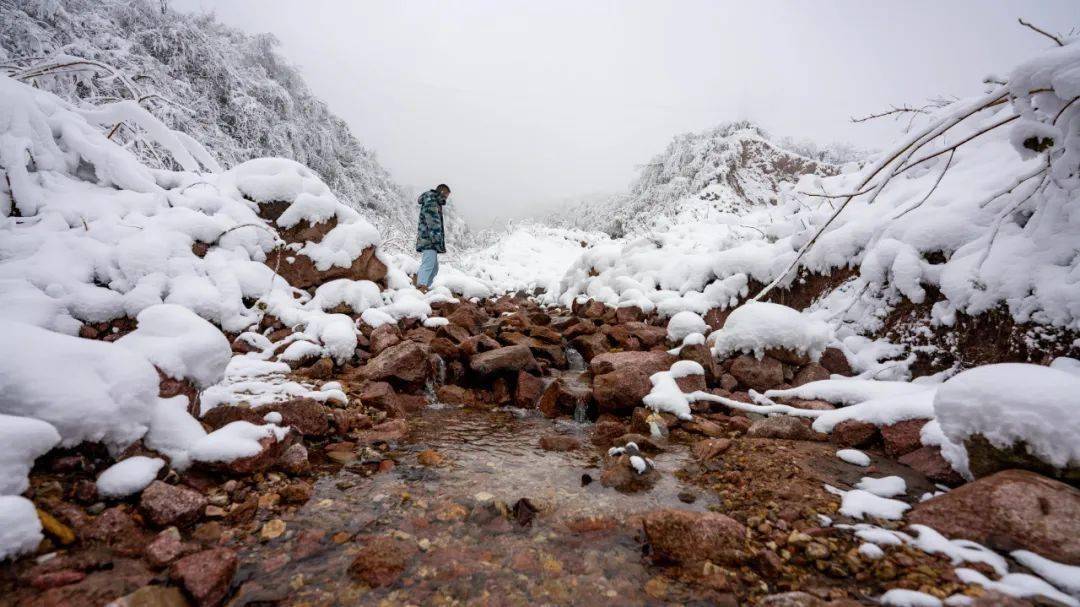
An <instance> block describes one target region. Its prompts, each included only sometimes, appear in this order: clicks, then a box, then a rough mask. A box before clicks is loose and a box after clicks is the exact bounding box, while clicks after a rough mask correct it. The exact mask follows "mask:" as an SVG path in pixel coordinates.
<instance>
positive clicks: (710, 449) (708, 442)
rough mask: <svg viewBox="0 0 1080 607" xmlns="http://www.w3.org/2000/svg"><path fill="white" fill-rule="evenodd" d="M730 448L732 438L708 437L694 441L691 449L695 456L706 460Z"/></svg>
mask: <svg viewBox="0 0 1080 607" xmlns="http://www.w3.org/2000/svg"><path fill="white" fill-rule="evenodd" d="M730 448H731V440H729V439H726V438H707V439H705V440H700V441H698V442H696V443H694V446H693V447H692V448H691V450H692V451H693V453H694V457H696V458H698V459H699V460H701V461H703V462H704V461H708V460H710V459H713V458H715V457H718V456H720V455H723V454H724V452H725V451H727V450H728V449H730Z"/></svg>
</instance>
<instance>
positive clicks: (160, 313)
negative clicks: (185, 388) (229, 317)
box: [116, 304, 232, 389]
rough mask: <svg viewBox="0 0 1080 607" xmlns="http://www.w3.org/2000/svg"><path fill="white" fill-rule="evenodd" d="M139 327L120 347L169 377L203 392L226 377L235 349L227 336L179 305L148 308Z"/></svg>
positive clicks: (126, 336)
mask: <svg viewBox="0 0 1080 607" xmlns="http://www.w3.org/2000/svg"><path fill="white" fill-rule="evenodd" d="M136 320H137V321H138V323H139V324H138V327H137V328H136V329H135V330H134V331H132V332H131V333H128V334H127V335H125V336H123V337H121V338H120V339H118V340H116V344H117V345H119V346H122V347H124V348H128V349H129V350H133V351H135V352H138V353H140V354H142V355H143V356H145V357H146V358H147V360H149V361H150V362H152V363H154V366H155V367H157V368H158V369H159V370H160V371H161V372H162V373H164V374H165V375H167V376H169V377H171V378H173V379H178V380H185V379H186V380H190V381H192V382H193V383H194V384H195V386H196V387H197V388H200V389H203V388H207V387H209V386H212V385H213V384H216V383H217V382H219V381H221V378H222V377H224V376H225V366H226V365H228V364H229V359H230V358H231V357H232V348H231V347H230V346H229V341H228V340H227V339H225V335H223V334H222V333H221V331H220V330H219V329H218V328H217V327H215V326H214V325H212V324H210V323H208V322H207V321H205V320H203V319H202V318H200V317H199V316H198V315H197V314H195V313H194V312H192V311H191V310H188V309H187V308H185V307H183V306H178V305H176V304H161V305H156V306H151V307H149V308H146V309H145V310H143V311H142V312H139V315H138V316H137V317H136Z"/></svg>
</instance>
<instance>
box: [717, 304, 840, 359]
mask: <svg viewBox="0 0 1080 607" xmlns="http://www.w3.org/2000/svg"><path fill="white" fill-rule="evenodd" d="M831 339H832V331H831V330H830V329H829V326H828V325H827V324H825V323H824V322H822V321H820V320H817V319H815V318H812V317H810V316H809V315H807V314H803V313H801V312H799V311H798V310H795V309H793V308H789V307H787V306H782V305H780V304H774V303H767V302H757V301H750V302H747V303H745V304H743V305H741V306H739V307H738V308H736V309H735V310H734V311H733V312H732V313H731V314H730V315H729V316H728V318H727V321H725V322H724V328H722V329H720V330H719V331H718V332H717V333H716V334H715V345H714V351H715V352H716V355H717V356H719V357H721V358H726V357H728V356H731V355H732V354H735V353H738V352H744V353H747V354H753V355H754V356H757V357H758V358H761V357H762V356H764V355H765V352H766V351H768V350H771V349H787V350H790V351H791V352H797V353H799V354H805V355H806V356H809V357H810V358H811V359H812V360H817V359H818V358H819V357H820V356H821V353H822V352H824V351H825V348H826V346H828V345H829V342H830V340H831Z"/></svg>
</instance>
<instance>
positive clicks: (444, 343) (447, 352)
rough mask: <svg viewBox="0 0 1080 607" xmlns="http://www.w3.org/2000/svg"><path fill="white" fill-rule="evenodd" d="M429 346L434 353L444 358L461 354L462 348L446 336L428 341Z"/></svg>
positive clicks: (449, 358) (451, 357)
mask: <svg viewBox="0 0 1080 607" xmlns="http://www.w3.org/2000/svg"><path fill="white" fill-rule="evenodd" d="M428 347H429V348H431V353H432V354H435V355H438V356H441V357H442V358H443V359H444V360H452V359H455V358H457V357H458V355H460V354H461V350H459V349H458V347H457V346H455V345H454V343H453V342H451V341H450V340H449V339H446V338H445V337H436V338H435V339H433V340H431V341H430V342H428Z"/></svg>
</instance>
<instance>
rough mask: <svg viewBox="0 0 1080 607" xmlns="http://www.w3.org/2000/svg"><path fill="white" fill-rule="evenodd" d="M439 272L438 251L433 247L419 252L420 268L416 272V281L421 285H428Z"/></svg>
mask: <svg viewBox="0 0 1080 607" xmlns="http://www.w3.org/2000/svg"><path fill="white" fill-rule="evenodd" d="M438 273H439V253H438V251H436V250H435V249H425V250H424V251H423V253H421V254H420V269H419V270H417V272H416V283H417V284H418V285H420V286H422V287H430V286H431V283H432V282H434V281H435V275H436V274H438Z"/></svg>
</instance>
